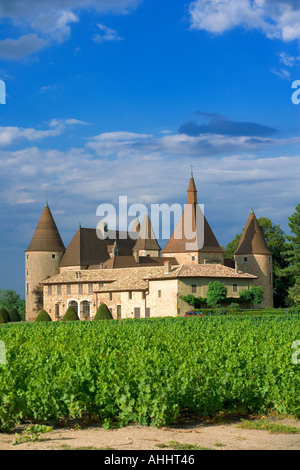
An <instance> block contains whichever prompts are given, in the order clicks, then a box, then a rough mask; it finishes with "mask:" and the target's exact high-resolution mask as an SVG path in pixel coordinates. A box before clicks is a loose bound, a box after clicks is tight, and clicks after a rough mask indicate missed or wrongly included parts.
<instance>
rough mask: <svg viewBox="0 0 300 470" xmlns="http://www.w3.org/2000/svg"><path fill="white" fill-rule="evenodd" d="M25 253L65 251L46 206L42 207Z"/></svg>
mask: <svg viewBox="0 0 300 470" xmlns="http://www.w3.org/2000/svg"><path fill="white" fill-rule="evenodd" d="M26 251H65V246H64V244H63V241H62V239H61V236H60V234H59V231H58V229H57V226H56V223H55V221H54V218H53V216H52V213H51V211H50V209H49V207H48V204H46V206H45V207H44V210H43V212H42V215H41V217H40V220H39V223H38V225H37V227H36V229H35V232H34V234H33V237H32V240H31V242H30V245H29V247H28V248H27V250H26Z"/></svg>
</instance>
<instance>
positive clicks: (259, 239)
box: [234, 210, 272, 256]
mask: <svg viewBox="0 0 300 470" xmlns="http://www.w3.org/2000/svg"><path fill="white" fill-rule="evenodd" d="M234 254H235V255H251V254H253V255H269V256H270V255H272V252H271V251H270V249H269V248H268V245H267V243H266V240H265V238H264V235H263V231H262V228H261V227H260V226H259V224H258V221H257V218H256V217H255V214H254V212H253V210H252V211H251V213H250V215H249V218H248V221H247V224H246V227H245V228H244V231H243V234H242V236H241V239H240V243H239V245H238V247H237V249H236V251H235V253H234Z"/></svg>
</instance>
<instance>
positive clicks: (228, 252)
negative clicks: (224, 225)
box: [224, 233, 242, 259]
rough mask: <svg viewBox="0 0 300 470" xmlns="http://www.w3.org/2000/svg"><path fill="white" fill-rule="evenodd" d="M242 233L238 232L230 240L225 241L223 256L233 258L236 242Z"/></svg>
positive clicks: (237, 242) (238, 241)
mask: <svg viewBox="0 0 300 470" xmlns="http://www.w3.org/2000/svg"><path fill="white" fill-rule="evenodd" d="M241 236H242V234H241V233H238V234H237V235H236V236H235V237H234V238H233V239H232V240H231V242H229V243H227V245H226V248H225V253H224V257H225V258H229V259H234V252H235V251H236V249H237V247H238V244H239V243H240V239H241Z"/></svg>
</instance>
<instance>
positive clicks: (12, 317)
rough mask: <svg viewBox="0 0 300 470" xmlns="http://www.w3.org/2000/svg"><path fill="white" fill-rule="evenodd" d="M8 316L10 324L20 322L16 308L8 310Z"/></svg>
mask: <svg viewBox="0 0 300 470" xmlns="http://www.w3.org/2000/svg"><path fill="white" fill-rule="evenodd" d="M8 314H9V318H10V321H11V322H18V321H21V317H20V315H19V312H18V310H17V309H16V308H13V309H12V310H10V311H9V312H8Z"/></svg>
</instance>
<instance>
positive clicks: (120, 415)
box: [0, 315, 300, 431]
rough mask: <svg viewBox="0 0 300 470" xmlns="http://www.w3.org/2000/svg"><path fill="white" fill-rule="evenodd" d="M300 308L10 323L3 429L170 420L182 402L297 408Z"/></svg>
mask: <svg viewBox="0 0 300 470" xmlns="http://www.w3.org/2000/svg"><path fill="white" fill-rule="evenodd" d="M299 320H300V316H299V315H282V316H280V315H277V316H268V315H265V316H245V317H244V316H240V317H222V316H221V317H204V318H165V319H141V320H120V321H113V322H112V321H105V320H104V321H101V322H70V323H58V322H57V323H54V322H52V323H32V324H25V323H24V324H23V323H22V324H5V325H3V326H1V328H0V340H1V341H3V342H4V343H3V344H5V357H6V363H5V364H2V365H1V364H0V430H2V431H4V430H7V429H10V428H12V427H14V426H15V425H16V424H17V423H22V422H25V421H28V420H33V421H38V422H40V423H41V422H42V423H49V422H51V423H58V422H59V421H60V420H62V419H67V418H70V417H72V418H77V417H80V416H83V415H84V416H86V415H89V416H93V417H98V418H99V420H101V422H102V423H103V425H104V426H105V427H110V426H111V425H112V424H116V425H118V426H124V425H126V424H128V423H131V422H133V423H139V424H142V425H155V426H162V425H166V424H170V423H172V422H174V421H175V420H176V419H177V418H178V417H179V415H180V414H181V413H182V412H183V411H184V410H190V411H193V412H194V413H198V414H199V415H206V416H207V415H212V414H214V413H216V412H218V411H227V412H229V411H236V412H244V413H259V414H265V413H268V412H277V413H278V414H290V415H297V414H298V416H299V411H300V394H299V390H300V364H297V363H295V361H293V360H292V354H293V352H295V350H293V349H292V343H293V342H294V341H296V340H300V321H299Z"/></svg>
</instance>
